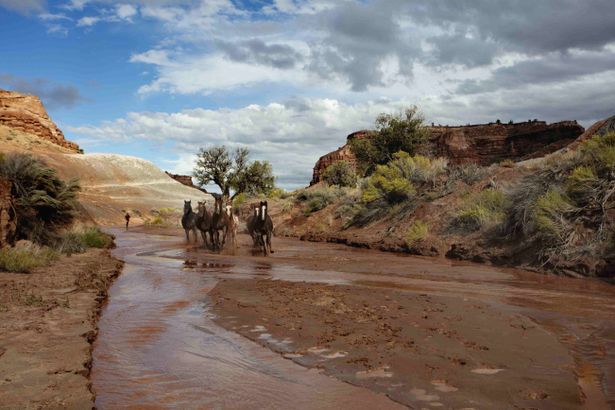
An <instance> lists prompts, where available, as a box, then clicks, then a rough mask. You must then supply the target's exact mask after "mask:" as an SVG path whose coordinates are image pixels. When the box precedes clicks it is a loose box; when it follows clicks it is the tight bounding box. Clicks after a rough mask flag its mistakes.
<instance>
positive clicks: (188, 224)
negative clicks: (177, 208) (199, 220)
mask: <svg viewBox="0 0 615 410" xmlns="http://www.w3.org/2000/svg"><path fill="white" fill-rule="evenodd" d="M182 228H184V231H186V241H188V242H190V231H192V232H194V242H197V241H198V237H197V236H196V214H195V213H194V212H193V211H192V201H184V215H183V216H182Z"/></svg>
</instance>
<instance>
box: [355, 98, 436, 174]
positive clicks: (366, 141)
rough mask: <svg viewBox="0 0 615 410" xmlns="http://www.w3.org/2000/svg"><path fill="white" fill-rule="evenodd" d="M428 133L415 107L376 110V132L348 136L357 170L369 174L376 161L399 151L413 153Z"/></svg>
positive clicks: (384, 161)
mask: <svg viewBox="0 0 615 410" xmlns="http://www.w3.org/2000/svg"><path fill="white" fill-rule="evenodd" d="M428 137H429V129H427V128H425V127H423V117H422V116H421V115H420V114H419V113H418V110H417V108H416V107H412V108H409V109H407V110H406V112H405V115H401V114H399V115H391V114H380V115H379V116H378V118H377V119H376V133H375V134H374V135H373V136H371V137H368V138H360V139H354V140H352V141H351V142H350V148H351V149H352V152H353V153H354V154H355V156H356V157H357V160H358V161H359V165H360V167H361V170H362V171H363V172H364V173H365V174H366V175H369V174H371V173H372V172H374V170H375V169H376V165H384V164H386V163H388V162H389V161H391V160H392V159H393V155H394V154H395V153H397V152H399V151H405V152H407V153H409V154H411V155H412V154H414V153H415V151H416V149H417V148H418V147H419V146H420V145H421V144H423V143H425V142H426V141H427V138H428Z"/></svg>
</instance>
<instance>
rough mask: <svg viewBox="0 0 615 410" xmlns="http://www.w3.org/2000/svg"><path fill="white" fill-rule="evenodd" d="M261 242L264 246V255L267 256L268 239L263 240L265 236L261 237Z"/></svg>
mask: <svg viewBox="0 0 615 410" xmlns="http://www.w3.org/2000/svg"><path fill="white" fill-rule="evenodd" d="M263 235H266V234H263ZM260 241H261V243H262V244H263V255H264V256H267V239H266V238H263V236H262V235H261V236H260Z"/></svg>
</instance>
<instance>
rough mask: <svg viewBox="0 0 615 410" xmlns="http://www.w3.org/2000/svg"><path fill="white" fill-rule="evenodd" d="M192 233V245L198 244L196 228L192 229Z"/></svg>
mask: <svg viewBox="0 0 615 410" xmlns="http://www.w3.org/2000/svg"><path fill="white" fill-rule="evenodd" d="M192 233H193V234H194V243H199V235H198V234H197V233H196V226H195V227H194V228H192Z"/></svg>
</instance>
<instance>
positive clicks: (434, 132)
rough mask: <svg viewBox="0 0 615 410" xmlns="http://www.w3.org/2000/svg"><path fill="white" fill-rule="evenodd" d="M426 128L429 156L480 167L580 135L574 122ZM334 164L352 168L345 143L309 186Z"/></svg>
mask: <svg viewBox="0 0 615 410" xmlns="http://www.w3.org/2000/svg"><path fill="white" fill-rule="evenodd" d="M427 128H429V129H430V130H431V137H430V141H429V143H428V144H427V147H426V148H427V149H428V150H429V151H430V152H431V153H432V154H434V155H436V156H441V157H446V158H448V159H449V161H450V162H451V163H453V164H461V163H467V162H473V163H477V164H481V165H489V164H493V163H495V162H499V161H502V160H506V159H511V160H513V161H520V160H524V159H529V158H535V157H539V156H544V155H546V154H548V153H550V152H553V151H556V150H558V149H560V148H562V147H564V146H566V145H568V144H570V143H571V142H573V141H574V140H575V139H576V138H577V137H579V136H580V135H581V134H582V133H583V131H584V129H583V127H582V126H580V125H579V124H577V122H576V121H562V122H557V123H553V124H547V123H546V122H544V121H536V120H535V121H527V122H521V123H514V124H500V123H490V124H477V125H466V126H431V127H427ZM370 134H371V132H370V131H358V132H355V133H352V134H350V135H349V136H348V138H347V141H350V140H352V139H353V138H369V136H370ZM337 161H348V162H350V163H351V164H356V158H355V157H354V155H353V153H352V152H351V150H350V146H349V144H348V143H347V144H346V145H344V146H342V147H340V148H338V149H337V150H335V151H333V152H330V153H329V154H326V155H324V156H322V157H320V159H319V160H318V162H316V165H315V167H314V172H313V174H312V182H311V185H313V184H316V183H318V182H319V181H320V180H321V178H322V174H323V172H324V171H325V169H326V168H327V167H328V166H329V165H331V164H332V163H334V162H337Z"/></svg>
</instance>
